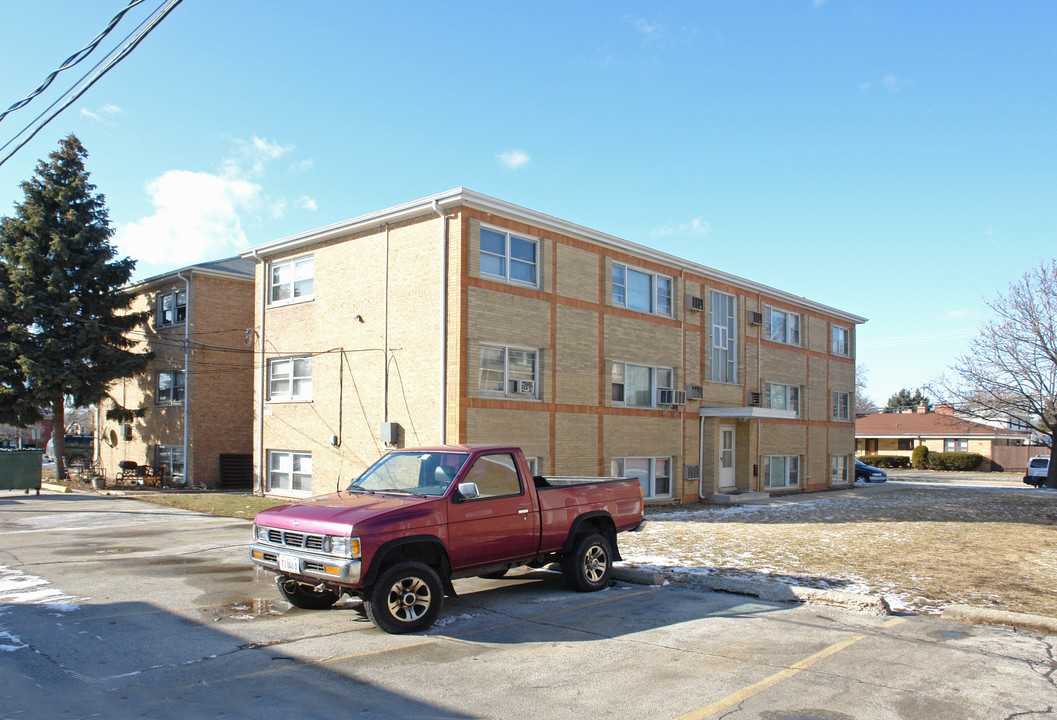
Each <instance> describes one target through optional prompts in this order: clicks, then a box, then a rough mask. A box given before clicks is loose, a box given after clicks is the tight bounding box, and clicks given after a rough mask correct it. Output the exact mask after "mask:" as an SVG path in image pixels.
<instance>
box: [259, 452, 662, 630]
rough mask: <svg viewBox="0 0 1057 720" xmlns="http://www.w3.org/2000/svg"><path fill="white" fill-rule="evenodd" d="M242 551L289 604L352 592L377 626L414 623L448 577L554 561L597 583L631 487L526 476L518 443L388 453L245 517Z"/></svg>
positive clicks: (634, 495) (630, 510)
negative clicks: (356, 471) (323, 488)
mask: <svg viewBox="0 0 1057 720" xmlns="http://www.w3.org/2000/svg"><path fill="white" fill-rule="evenodd" d="M253 523H254V524H253V543H252V546H251V548H250V556H251V558H252V559H253V562H255V563H256V564H257V565H259V566H261V567H263V568H266V569H268V570H271V571H272V572H275V573H278V577H277V578H276V580H277V582H278V585H279V592H280V593H281V594H282V596H283V597H284V598H286V600H287V601H289V602H290V603H291V604H292V605H295V606H297V607H301V608H308V609H323V608H327V607H330V606H331V605H333V604H334V603H335V602H337V601H338V599H339V598H341V596H342V595H343V594H345V593H349V594H351V595H358V596H360V597H361V598H362V600H363V607H364V610H365V611H366V613H367V617H368V618H370V620H371V622H373V623H374V624H375V625H376V626H377V627H379V628H381V629H382V630H385V631H386V632H390V633H406V632H417V631H420V630H425V629H426V628H428V627H429V626H430V625H432V624H433V622H434V621H435V620H436V619H437V616H438V615H439V613H440V609H441V604H442V603H443V601H444V596H445V594H447V595H453V596H454V595H455V590H454V588H453V587H452V584H451V581H452V579H453V578H458V577H470V576H479V577H492V578H495V577H501V576H502V575H503V574H504V573H506V571H507V570H509V569H510V568H512V567H515V566H519V565H531V566H534V567H542V566H544V565H546V564H548V563H552V562H555V561H557V562H559V563H560V565H561V569H562V572H563V574H564V575H565V578H566V581H567V582H568V584H569V585H570V586H571V587H572V588H573V589H575V590H579V591H581V592H590V591H594V590H601V589H602V588H603V587H605V586H606V585H607V583H608V581H609V576H610V574H611V572H612V567H613V560H614V559H616V560H619V559H620V554H619V552H618V551H617V533H618V532H622V531H624V530H635V529H638V528H639V526H640V525H641V524H642V487H641V485H640V484H639V482H638V481H637V480H626V479H623V478H615V479H614V478H556V477H539V476H537V477H533V476H532V475H531V473H530V472H529V471H528V464H527V462H526V461H525V456H524V455H523V454H522V452H521V450H520V448H517V447H509V446H499V445H488V446H481V445H459V446H444V447H436V448H421V449H409V450H396V451H393V452H390V453H389V454H387V455H384V456H383V457H382V458H381V459H379V460H378V462H376V463H375V464H374V465H372V466H371V467H369V468H368V469H367V470H366V471H365V472H364V473H363V474H362V475H361V476H360V477H358V478H357V479H356V480H354V481H353V482H352V484H351V485H349V487H348V488H347V489H346V490H343V491H339V492H335V493H332V494H330V495H322V496H319V497H315V498H311V499H309V500H305V501H304V502H299V503H295V504H290V505H279V506H277V507H274V508H271V509H269V510H265V511H263V512H260V513H258V514H257V517H256V518H254V521H253Z"/></svg>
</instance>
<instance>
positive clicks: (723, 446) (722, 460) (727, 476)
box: [719, 427, 736, 491]
mask: <svg viewBox="0 0 1057 720" xmlns="http://www.w3.org/2000/svg"><path fill="white" fill-rule="evenodd" d="M735 486H736V482H735V480H734V428H732V427H720V428H719V489H720V490H721V491H723V490H733V489H734V488H735Z"/></svg>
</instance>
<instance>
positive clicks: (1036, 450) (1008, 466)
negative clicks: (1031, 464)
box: [991, 445, 1050, 473]
mask: <svg viewBox="0 0 1057 720" xmlns="http://www.w3.org/2000/svg"><path fill="white" fill-rule="evenodd" d="M1049 454H1050V446H1049V445H1005V446H998V447H995V448H992V449H991V469H992V470H995V471H998V472H1003V471H1004V472H1018V473H1023V472H1026V471H1027V469H1028V460H1030V459H1031V458H1033V457H1035V456H1036V455H1046V456H1049Z"/></svg>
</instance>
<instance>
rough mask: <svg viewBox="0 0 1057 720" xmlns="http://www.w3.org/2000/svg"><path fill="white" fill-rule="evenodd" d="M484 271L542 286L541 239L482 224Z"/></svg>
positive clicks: (513, 281) (506, 278) (482, 263)
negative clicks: (494, 228) (540, 271)
mask: <svg viewBox="0 0 1057 720" xmlns="http://www.w3.org/2000/svg"><path fill="white" fill-rule="evenodd" d="M481 274H483V275H493V276H495V277H499V278H502V279H503V280H505V281H506V282H510V283H520V284H523V285H531V286H533V287H538V286H539V243H538V242H537V241H536V240H532V239H529V238H525V237H519V236H517V235H514V234H513V233H508V232H504V231H502V230H492V229H490V228H485V227H482V228H481Z"/></svg>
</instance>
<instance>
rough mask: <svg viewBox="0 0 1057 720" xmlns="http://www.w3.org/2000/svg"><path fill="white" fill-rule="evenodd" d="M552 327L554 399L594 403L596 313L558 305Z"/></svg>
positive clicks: (577, 403)
mask: <svg viewBox="0 0 1057 720" xmlns="http://www.w3.org/2000/svg"><path fill="white" fill-rule="evenodd" d="M556 331H557V343H556V352H555V361H554V365H555V367H556V368H557V371H556V374H557V380H556V386H555V390H556V391H557V396H556V397H557V398H558V401H559V402H561V403H564V404H574V405H598V402H599V389H598V386H599V383H598V313H597V312H595V311H593V310H581V309H579V308H572V307H568V306H565V305H559V306H558V309H557V329H556Z"/></svg>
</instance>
